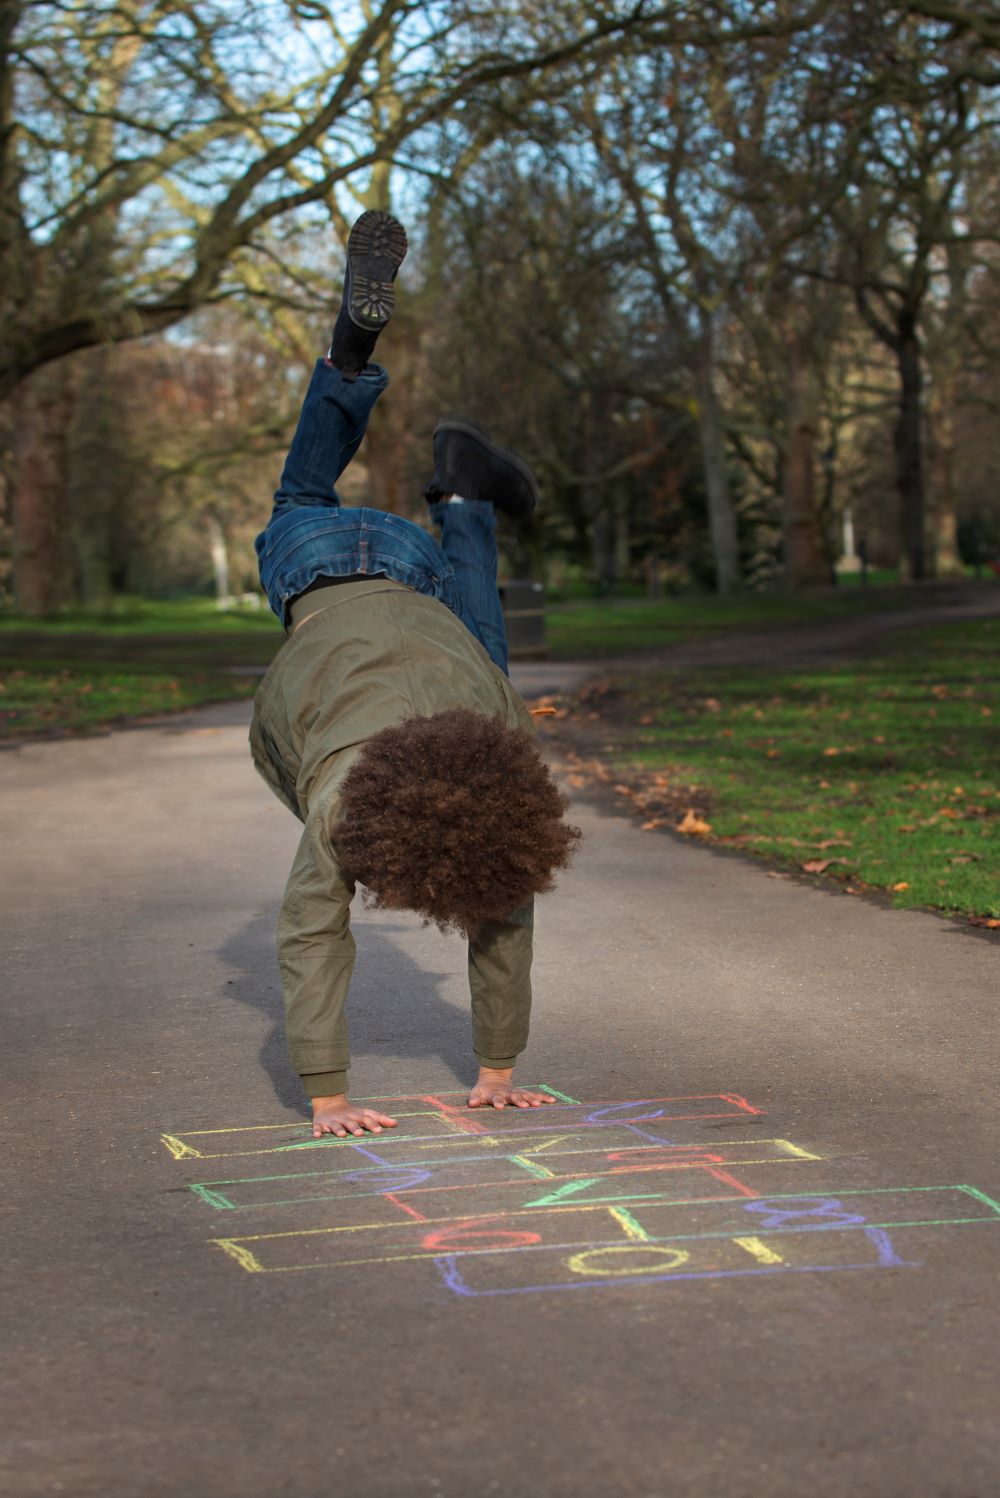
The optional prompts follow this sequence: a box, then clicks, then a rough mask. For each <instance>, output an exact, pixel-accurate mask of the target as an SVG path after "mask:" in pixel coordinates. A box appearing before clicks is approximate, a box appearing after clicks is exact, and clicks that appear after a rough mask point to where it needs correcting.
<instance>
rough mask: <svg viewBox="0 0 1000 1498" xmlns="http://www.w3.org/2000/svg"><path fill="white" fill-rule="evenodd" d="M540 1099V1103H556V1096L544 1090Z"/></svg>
mask: <svg viewBox="0 0 1000 1498" xmlns="http://www.w3.org/2000/svg"><path fill="white" fill-rule="evenodd" d="M538 1101H539V1102H540V1103H554V1102H555V1098H554V1097H553V1096H552V1095H551V1093H548V1092H543V1093H542V1095H541V1097H540V1098H539V1100H538Z"/></svg>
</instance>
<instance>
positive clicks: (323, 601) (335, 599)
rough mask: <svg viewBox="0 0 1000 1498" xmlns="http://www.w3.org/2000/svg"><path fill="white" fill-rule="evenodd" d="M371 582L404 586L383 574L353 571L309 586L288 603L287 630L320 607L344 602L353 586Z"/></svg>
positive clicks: (366, 584) (361, 586) (368, 585)
mask: <svg viewBox="0 0 1000 1498" xmlns="http://www.w3.org/2000/svg"><path fill="white" fill-rule="evenodd" d="M372 583H377V584H378V585H379V587H380V588H381V587H386V586H388V587H390V588H405V587H406V584H405V583H397V582H395V581H394V580H393V579H392V578H391V577H386V576H385V575H384V574H379V575H374V574H372V573H367V574H359V573H354V574H353V575H352V576H351V577H339V578H337V580H336V582H330V583H324V584H323V585H322V587H319V588H310V590H309V592H308V593H300V594H299V596H298V598H294V599H293V600H292V602H291V603H290V604H289V605H288V628H289V632H291V630H293V629H294V628H295V627H296V625H298V624H301V623H302V621H303V619H309V618H311V617H312V615H313V614H318V613H319V611H320V609H326V608H329V606H330V604H331V603H343V602H345V601H346V600H347V599H348V598H350V596H351V594H352V593H353V591H354V589H355V588H370V587H371V585H372Z"/></svg>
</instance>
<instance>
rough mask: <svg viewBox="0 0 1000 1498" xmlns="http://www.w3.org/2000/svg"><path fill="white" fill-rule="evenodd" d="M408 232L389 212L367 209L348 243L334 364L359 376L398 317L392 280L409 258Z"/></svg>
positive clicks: (332, 349) (350, 375) (332, 355)
mask: <svg viewBox="0 0 1000 1498" xmlns="http://www.w3.org/2000/svg"><path fill="white" fill-rule="evenodd" d="M406 249H407V245H406V230H405V229H404V228H403V226H402V224H401V223H400V222H399V220H398V219H394V218H393V217H392V215H391V214H389V213H377V212H375V211H374V210H373V211H370V212H368V213H363V214H362V215H361V217H360V218H359V219H358V221H357V223H356V224H355V225H354V227H353V228H352V230H351V233H350V238H349V239H348V241H347V273H346V276H345V278H344V301H343V305H342V306H341V309H340V313H339V315H338V317H337V321H336V324H335V325H334V329H333V340H332V342H331V344H330V355H329V358H330V363H331V364H333V365H334V366H335V367H336V368H337V369H339V370H340V371H341V373H342V374H343V375H344V377H345V378H346V379H348V380H353V379H356V378H357V376H358V375H359V374H360V372H361V370H363V369H364V367H365V365H366V364H367V363H368V361H369V359H370V358H371V356H372V353H373V352H374V349H375V343H376V340H377V338H378V335H379V334H380V333H381V331H382V329H383V328H384V327H385V325H386V323H387V322H388V321H389V319H390V317H391V316H392V312H393V308H394V307H395V305H396V294H395V292H394V291H393V289H392V283H393V282H394V281H395V279H396V273H397V272H398V270H399V267H400V266H401V265H402V263H403V260H404V258H405V256H406Z"/></svg>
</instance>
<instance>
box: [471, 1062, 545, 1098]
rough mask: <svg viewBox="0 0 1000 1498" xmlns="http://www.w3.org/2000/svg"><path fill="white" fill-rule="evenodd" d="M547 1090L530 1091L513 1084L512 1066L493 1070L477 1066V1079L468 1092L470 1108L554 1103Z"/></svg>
mask: <svg viewBox="0 0 1000 1498" xmlns="http://www.w3.org/2000/svg"><path fill="white" fill-rule="evenodd" d="M554 1102H555V1098H554V1097H552V1095H551V1094H550V1093H548V1092H530V1091H529V1090H528V1088H526V1087H516V1086H515V1085H514V1073H513V1068H511V1070H510V1071H495V1070H493V1069H492V1068H491V1067H488V1066H481V1067H480V1068H479V1080H478V1082H477V1083H476V1085H475V1087H473V1089H472V1091H471V1092H470V1093H469V1107H470V1108H506V1107H508V1105H509V1106H510V1107H511V1108H540V1107H541V1106H542V1104H543V1103H554Z"/></svg>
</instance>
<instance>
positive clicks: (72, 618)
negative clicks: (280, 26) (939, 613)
mask: <svg viewBox="0 0 1000 1498" xmlns="http://www.w3.org/2000/svg"><path fill="white" fill-rule="evenodd" d="M954 597H955V590H954V588H950V589H947V590H943V591H942V590H936V589H930V590H928V589H927V588H926V587H925V588H922V589H913V588H905V587H896V586H893V587H883V588H878V587H871V588H867V589H857V588H854V589H850V590H836V589H823V590H815V591H811V592H807V593H802V594H789V593H785V592H773V593H748V594H745V595H740V596H738V597H736V598H717V597H714V596H710V595H706V594H692V595H688V596H684V597H678V598H670V599H664V600H662V601H660V602H656V603H650V602H649V601H647V600H646V599H643V598H625V599H620V600H616V601H612V600H604V601H596V600H590V601H588V602H582V603H581V602H574V603H567V604H564V605H559V606H556V607H554V608H552V609H551V610H550V611H549V615H548V634H549V646H550V649H549V655H550V657H551V658H553V659H558V658H572V657H576V658H592V659H600V658H601V657H602V656H606V655H608V654H612V653H618V652H621V651H627V650H639V649H643V648H650V647H653V648H655V647H656V646H657V645H666V644H670V643H672V642H674V641H677V640H687V639H694V638H698V637H701V636H704V635H709V634H725V633H729V632H739V631H741V630H747V629H756V628H766V627H768V626H775V627H777V626H781V625H785V626H788V625H790V624H795V623H801V622H812V621H818V620H823V619H835V618H840V617H843V616H845V615H856V614H863V613H867V612H873V611H883V610H886V609H893V608H906V607H912V606H914V605H915V604H919V605H921V606H930V605H933V604H934V603H936V602H941V601H944V600H945V599H952V600H953V599H954ZM283 638H284V636H283V634H282V632H281V629H280V628H279V626H278V623H277V621H276V619H275V618H274V616H273V615H272V614H271V612H270V610H269V609H267V608H262V609H247V608H239V609H232V610H229V611H226V612H221V611H220V610H219V609H217V608H216V606H215V604H214V602H213V600H212V599H210V598H185V599H178V600H170V601H146V600H142V599H122V600H119V601H118V602H117V603H116V605H115V608H114V609H113V611H111V612H109V613H107V614H104V615H100V616H94V615H87V614H79V613H76V614H74V613H64V614H61V615H59V616H58V617H57V618H55V619H52V620H47V621H45V622H44V623H36V622H33V621H29V620H26V619H23V618H18V617H17V616H16V615H13V614H6V615H2V614H0V738H8V739H9V738H12V737H21V736H24V735H30V734H36V733H39V732H53V731H60V732H77V731H83V730H87V729H93V728H95V727H97V726H99V725H100V724H102V723H109V722H113V721H116V720H120V719H128V718H130V717H134V716H136V715H140V716H148V715H150V714H153V713H157V712H166V711H169V710H171V709H172V708H176V707H190V706H193V705H194V704H196V703H199V702H210V701H217V700H221V699H227V698H232V697H246V696H251V695H252V694H253V692H254V690H255V688H256V682H257V680H258V679H259V673H260V671H261V670H262V669H263V668H265V667H266V666H267V665H269V663H270V661H271V660H272V658H273V656H274V654H275V652H276V651H277V650H278V648H279V647H280V645H281V643H282V640H283ZM240 668H242V669H244V670H245V671H246V672H247V674H246V675H244V676H241V675H239V674H238V672H239V670H240ZM254 672H256V673H257V674H256V676H255V675H254V674H253V673H254Z"/></svg>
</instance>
